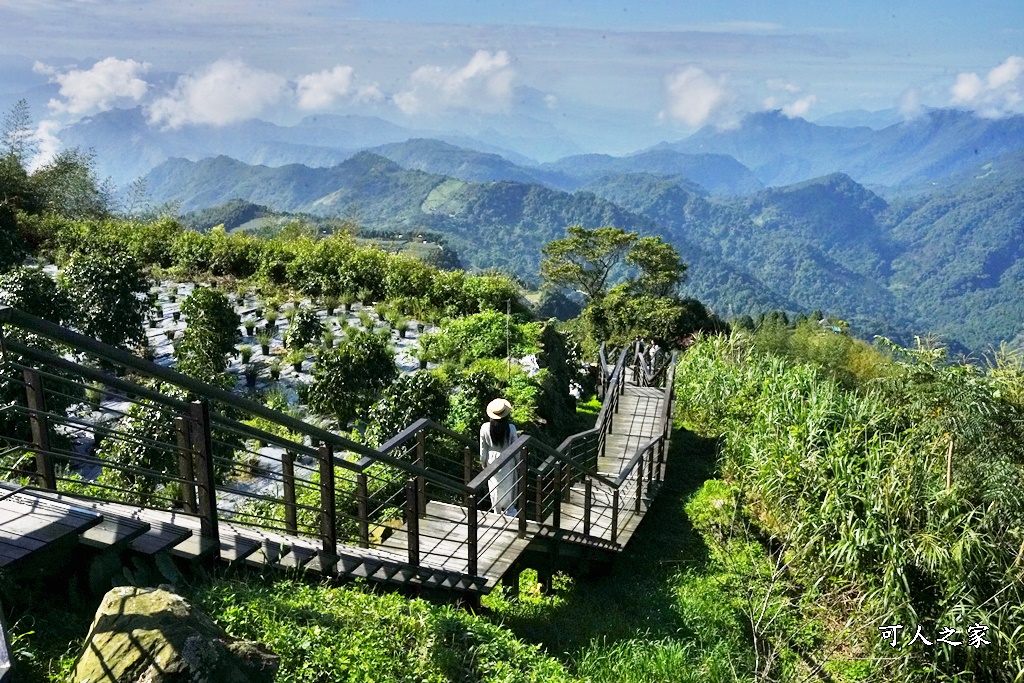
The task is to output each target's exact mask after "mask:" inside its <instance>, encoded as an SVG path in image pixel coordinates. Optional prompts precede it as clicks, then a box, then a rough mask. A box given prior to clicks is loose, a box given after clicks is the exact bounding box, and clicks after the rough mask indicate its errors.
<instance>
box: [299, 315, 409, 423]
mask: <svg viewBox="0 0 1024 683" xmlns="http://www.w3.org/2000/svg"><path fill="white" fill-rule="evenodd" d="M397 374H398V368H397V366H396V365H395V357H394V355H393V354H392V352H391V348H390V346H389V345H388V341H387V339H385V338H383V337H381V336H379V335H376V334H374V333H372V332H367V331H361V330H352V331H351V332H350V333H349V334H348V335H346V336H345V337H344V338H343V339H342V340H341V341H340V343H339V344H338V345H337V347H335V348H333V349H325V350H324V351H323V354H322V356H321V358H320V361H319V362H318V363H317V364H316V367H315V369H314V371H313V383H312V384H311V385H310V387H309V406H310V408H311V409H312V410H314V411H316V412H318V413H321V414H325V415H332V416H334V417H336V418H337V420H338V423H339V424H341V425H343V426H344V425H346V424H348V422H349V420H351V419H352V418H354V417H356V416H357V415H358V414H360V413H362V412H363V411H365V410H366V408H368V407H369V405H370V404H371V403H372V402H373V400H374V399H375V398H376V396H377V394H378V393H379V392H381V391H382V390H383V389H384V388H385V387H387V386H388V385H389V384H390V383H391V382H392V380H394V379H395V377H396V376H397Z"/></svg>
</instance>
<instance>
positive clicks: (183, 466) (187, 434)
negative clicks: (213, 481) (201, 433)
mask: <svg viewBox="0 0 1024 683" xmlns="http://www.w3.org/2000/svg"><path fill="white" fill-rule="evenodd" d="M174 434H175V436H176V437H177V439H178V476H179V477H181V479H182V482H181V505H182V508H183V509H184V510H185V512H187V513H189V514H192V515H194V514H196V472H195V466H194V464H193V462H192V457H193V454H192V432H191V430H190V429H189V420H188V418H187V417H185V416H184V415H179V416H178V417H176V418H174Z"/></svg>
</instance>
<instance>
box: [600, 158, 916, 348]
mask: <svg viewBox="0 0 1024 683" xmlns="http://www.w3.org/2000/svg"><path fill="white" fill-rule="evenodd" d="M586 189H587V190H588V191H592V192H594V193H595V194H597V195H598V196H601V197H604V198H605V199H608V200H610V201H613V202H615V203H617V204H619V205H621V206H622V207H623V208H626V209H629V210H631V211H634V212H636V213H639V214H642V215H644V216H646V217H648V218H650V219H652V220H653V221H655V223H656V224H657V228H656V230H657V233H658V234H660V235H662V236H663V237H664V238H665V239H667V240H669V241H670V242H672V243H673V244H676V245H679V244H683V243H690V244H692V245H694V246H696V247H698V248H699V249H700V250H701V251H702V252H703V253H704V254H706V257H707V258H710V259H712V260H713V261H718V262H720V263H724V264H727V265H728V266H729V267H730V268H731V269H732V270H733V271H734V272H737V273H741V274H743V276H744V277H745V278H747V280H748V282H749V283H750V286H753V287H760V288H761V291H762V297H764V298H770V299H773V300H775V301H784V302H788V303H789V305H788V306H778V308H786V309H788V310H802V311H811V310H814V309H822V310H824V311H826V312H832V313H833V314H836V315H838V314H839V313H840V312H841V313H842V315H844V316H846V317H847V319H848V320H850V321H851V322H853V323H854V324H855V326H856V327H857V328H858V330H860V331H861V332H865V333H881V332H885V333H888V334H896V335H897V336H898V335H899V333H900V332H901V331H904V330H906V329H909V324H910V321H911V318H912V316H910V315H908V314H907V313H906V312H905V311H904V310H902V306H901V305H900V304H899V302H897V300H896V298H895V297H894V296H893V295H892V294H891V293H890V292H889V291H888V290H887V289H886V288H885V286H884V282H883V281H880V278H879V276H878V271H884V270H885V268H886V266H887V263H888V259H889V255H890V254H889V250H888V246H887V241H886V234H887V231H886V230H885V228H884V227H882V226H881V225H880V224H879V220H878V219H879V217H880V216H882V215H884V213H885V211H886V204H885V202H884V201H883V200H882V199H881V198H879V197H877V195H874V194H873V193H871V192H869V191H868V190H866V189H864V188H863V187H861V186H860V185H858V184H857V183H855V182H853V181H852V180H851V179H850V178H848V177H846V176H830V177H826V178H821V179H818V180H814V181H808V182H806V183H802V184H799V185H794V186H791V187H786V188H778V189H773V190H765V191H762V192H758V193H756V194H754V195H751V196H749V197H746V198H739V199H732V200H723V199H718V198H714V197H709V196H706V195H703V194H701V193H699V192H695V191H693V189H692V188H688V187H685V186H682V185H680V184H678V183H676V182H674V181H672V180H671V179H667V178H663V177H658V176H653V175H649V174H648V175H636V174H632V175H624V176H616V177H610V178H606V179H603V180H601V181H598V182H596V183H592V184H590V185H587V186H586ZM836 217H838V218H840V220H839V221H832V220H829V219H831V218H836ZM821 219H825V220H824V221H823V222H820V223H819V222H818V221H819V220H821ZM677 248H678V247H677ZM681 253H682V254H683V257H684V259H686V260H688V261H691V263H692V258H691V256H690V254H689V253H688V252H685V251H682V250H681ZM714 282H715V281H714V279H713V278H707V277H706V276H704V277H701V276H700V275H699V271H697V269H694V272H693V274H692V276H691V278H690V280H689V283H688V284H687V288H688V290H689V291H690V292H691V293H692V294H694V295H696V296H698V297H700V298H702V299H703V300H705V301H707V302H708V303H709V304H710V305H711V306H712V307H713V308H714V309H715V310H716V311H718V312H719V313H720V314H724V315H726V316H733V315H740V314H743V313H750V312H755V311H758V310H765V309H764V308H758V307H753V306H751V305H750V303H749V301H750V299H751V297H750V295H749V293H744V292H745V291H746V290H748V289H749V288H750V287H740V288H739V289H735V288H734V287H735V286H736V283H732V284H731V286H730V287H727V288H726V287H722V288H719V287H718V286H716V285H715V284H713V283H714Z"/></svg>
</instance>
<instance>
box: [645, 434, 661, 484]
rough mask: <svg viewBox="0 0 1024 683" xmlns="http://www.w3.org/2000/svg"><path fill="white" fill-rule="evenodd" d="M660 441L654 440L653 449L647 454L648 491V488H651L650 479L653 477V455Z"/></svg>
mask: <svg viewBox="0 0 1024 683" xmlns="http://www.w3.org/2000/svg"><path fill="white" fill-rule="evenodd" d="M660 443H661V441H660V440H659V441H657V442H655V444H654V451H652V452H651V453H649V454H648V455H647V490H648V491H650V489H651V481H652V480H653V479H654V462H655V460H656V458H655V457H654V453H655V452H657V449H658V444H660Z"/></svg>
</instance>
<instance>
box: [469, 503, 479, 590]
mask: <svg viewBox="0 0 1024 683" xmlns="http://www.w3.org/2000/svg"><path fill="white" fill-rule="evenodd" d="M478 505H479V499H478V497H477V493H476V491H472V492H470V494H469V505H467V506H466V514H467V515H468V521H467V523H466V554H467V558H466V559H467V560H468V567H467V573H468V574H469V575H470V576H476V575H477V574H478V571H479V563H480V558H479V557H478V555H479V553H480V549H479V545H478V544H479V536H480V531H479V529H480V527H479V522H480V519H479V514H478V512H477V507H478Z"/></svg>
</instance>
